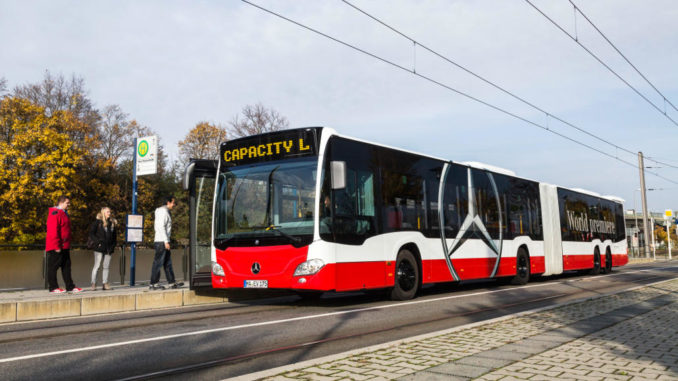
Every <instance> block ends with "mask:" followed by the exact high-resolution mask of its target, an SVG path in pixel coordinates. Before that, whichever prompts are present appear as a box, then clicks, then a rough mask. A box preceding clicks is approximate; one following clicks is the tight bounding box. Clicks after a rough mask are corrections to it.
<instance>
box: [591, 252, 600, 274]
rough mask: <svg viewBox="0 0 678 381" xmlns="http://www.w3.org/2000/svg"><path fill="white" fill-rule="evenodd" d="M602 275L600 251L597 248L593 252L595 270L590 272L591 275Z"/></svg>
mask: <svg viewBox="0 0 678 381" xmlns="http://www.w3.org/2000/svg"><path fill="white" fill-rule="evenodd" d="M598 274H600V250H598V248H597V247H596V250H595V251H594V252H593V268H592V269H591V270H590V271H589V275H598Z"/></svg>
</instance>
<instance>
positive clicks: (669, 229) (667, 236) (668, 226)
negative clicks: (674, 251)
mask: <svg viewBox="0 0 678 381" xmlns="http://www.w3.org/2000/svg"><path fill="white" fill-rule="evenodd" d="M670 224H671V223H670V222H669V220H666V240H667V241H668V244H669V245H668V246H669V259H671V225H670Z"/></svg>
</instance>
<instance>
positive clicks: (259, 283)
mask: <svg viewBox="0 0 678 381" xmlns="http://www.w3.org/2000/svg"><path fill="white" fill-rule="evenodd" d="M245 288H268V281H267V280H246V281H245Z"/></svg>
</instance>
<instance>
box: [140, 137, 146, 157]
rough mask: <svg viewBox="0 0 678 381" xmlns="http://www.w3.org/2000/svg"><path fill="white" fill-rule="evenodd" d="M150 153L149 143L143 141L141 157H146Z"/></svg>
mask: <svg viewBox="0 0 678 381" xmlns="http://www.w3.org/2000/svg"><path fill="white" fill-rule="evenodd" d="M147 153H148V142H147V141H145V140H142V141H141V142H139V156H141V157H144V156H146V154H147Z"/></svg>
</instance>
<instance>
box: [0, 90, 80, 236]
mask: <svg viewBox="0 0 678 381" xmlns="http://www.w3.org/2000/svg"><path fill="white" fill-rule="evenodd" d="M86 129H87V127H86V126H85V125H84V124H83V123H81V122H80V121H79V120H78V119H77V118H75V117H74V116H73V114H72V113H71V112H70V111H64V110H60V111H56V112H53V113H51V115H47V114H46V113H45V109H44V108H43V107H40V106H37V105H35V104H33V103H32V102H30V101H29V100H26V99H22V98H17V97H9V96H6V97H3V98H2V99H0V137H1V140H0V163H1V165H0V210H2V211H3V213H0V242H12V243H27V242H28V243H31V242H37V241H39V240H41V239H43V238H44V236H45V231H44V221H45V218H46V213H47V208H48V207H49V206H53V204H54V203H55V202H56V198H57V197H58V196H59V195H61V194H66V195H69V196H71V197H73V198H74V199H75V198H76V197H77V196H78V195H79V193H80V192H79V191H78V189H79V187H78V183H79V182H78V180H77V168H78V166H79V163H80V162H81V160H82V158H83V155H84V153H85V150H86V147H83V144H77V143H76V142H74V141H73V140H72V139H71V136H73V135H79V136H83V135H86V133H85V131H86ZM83 142H84V143H85V144H86V143H87V142H86V141H83ZM74 206H75V207H74V208H73V210H74V212H75V213H76V214H77V213H78V211H79V209H81V207H80V208H79V207H78V204H77V202H75V203H74Z"/></svg>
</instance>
